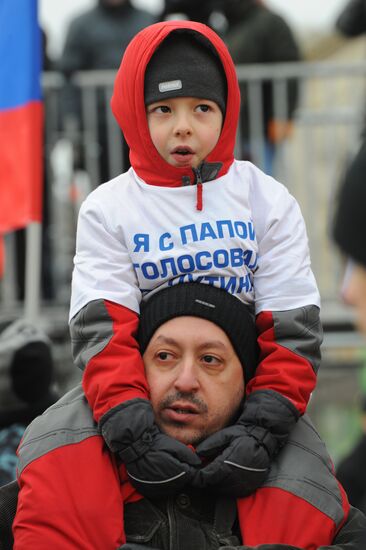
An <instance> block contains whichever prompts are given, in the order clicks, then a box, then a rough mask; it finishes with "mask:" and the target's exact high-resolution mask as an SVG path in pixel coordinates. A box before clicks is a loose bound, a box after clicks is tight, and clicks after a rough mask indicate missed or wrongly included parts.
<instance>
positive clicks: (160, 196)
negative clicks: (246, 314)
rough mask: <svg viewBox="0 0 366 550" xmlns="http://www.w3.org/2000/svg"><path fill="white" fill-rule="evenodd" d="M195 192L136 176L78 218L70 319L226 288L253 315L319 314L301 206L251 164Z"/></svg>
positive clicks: (108, 190)
mask: <svg viewBox="0 0 366 550" xmlns="http://www.w3.org/2000/svg"><path fill="white" fill-rule="evenodd" d="M196 194H197V188H196V186H195V185H192V186H186V187H173V188H167V187H159V186H153V185H149V184H147V183H145V182H144V181H142V180H141V179H140V178H138V176H137V175H136V173H135V171H134V170H133V169H132V168H130V170H129V171H128V172H126V173H125V174H122V175H120V176H118V177H116V178H115V179H113V180H111V181H109V182H108V183H105V184H103V185H100V186H99V187H98V188H97V189H95V191H93V192H92V193H91V194H90V195H89V196H88V197H87V199H86V200H85V201H84V203H83V205H82V207H81V209H80V214H79V221H78V229H77V244H76V255H75V259H74V264H75V267H74V272H73V279H72V296H71V307H70V319H71V318H72V317H74V315H75V314H76V313H77V312H78V311H79V310H80V309H81V308H82V307H83V306H85V305H86V304H87V303H88V302H90V301H92V300H97V299H105V300H110V301H112V302H116V303H118V304H121V305H123V306H125V307H127V308H129V309H131V310H133V311H135V312H139V304H140V301H141V299H142V298H144V297H145V296H148V294H149V293H151V292H154V291H157V290H158V289H161V288H163V287H165V286H167V285H168V284H178V283H181V282H191V281H198V282H203V283H208V284H213V285H215V286H217V287H219V288H224V289H226V290H227V291H228V292H231V293H232V294H233V295H234V296H237V297H238V298H239V299H241V300H242V301H243V302H245V303H249V304H253V305H254V306H255V312H256V313H259V312H260V311H263V310H271V311H283V310H289V309H294V308H298V307H301V306H305V305H310V304H313V305H317V306H319V305H320V300H319V293H318V289H317V286H316V282H315V279H314V276H313V273H312V271H311V267H310V257H309V250H308V240H307V235H306V229H305V224H304V220H303V217H302V215H301V212H300V208H299V206H298V204H297V202H296V200H295V199H294V198H293V197H292V196H291V195H290V193H289V192H288V190H287V189H286V188H285V187H284V186H283V185H282V184H280V183H279V182H277V181H276V180H274V179H273V178H271V177H270V176H267V175H265V174H264V173H263V172H261V171H260V170H259V169H258V168H256V167H255V166H254V165H253V164H251V163H250V162H246V161H234V163H233V164H232V166H231V167H230V170H229V171H228V173H227V174H226V175H224V176H222V177H221V178H218V179H216V180H213V181H209V182H205V183H204V184H203V210H202V211H198V210H197V209H196Z"/></svg>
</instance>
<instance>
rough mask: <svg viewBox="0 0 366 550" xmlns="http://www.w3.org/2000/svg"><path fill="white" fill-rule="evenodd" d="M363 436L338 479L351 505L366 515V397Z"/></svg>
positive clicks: (342, 465) (362, 413) (341, 466)
mask: <svg viewBox="0 0 366 550" xmlns="http://www.w3.org/2000/svg"><path fill="white" fill-rule="evenodd" d="M360 424H361V435H360V437H359V439H358V441H357V443H356V445H355V446H354V448H353V449H352V451H351V452H350V454H348V455H347V456H346V457H345V458H344V459H343V460H342V461H341V462H340V463H339V465H338V468H337V478H338V479H339V481H340V482H341V484H342V485H343V487H344V488H345V490H346V492H347V496H348V498H349V501H350V503H351V504H352V505H353V506H355V507H356V508H358V509H359V510H362V512H363V513H364V514H365V513H366V472H365V465H366V396H363V398H362V402H361V407H360Z"/></svg>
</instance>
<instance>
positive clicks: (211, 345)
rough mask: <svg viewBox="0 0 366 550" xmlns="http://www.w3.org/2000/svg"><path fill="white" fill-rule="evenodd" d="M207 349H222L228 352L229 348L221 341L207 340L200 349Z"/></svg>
mask: <svg viewBox="0 0 366 550" xmlns="http://www.w3.org/2000/svg"><path fill="white" fill-rule="evenodd" d="M206 348H220V349H222V350H226V349H227V346H225V344H224V343H223V342H220V341H219V340H207V341H206V342H204V343H203V344H201V345H200V346H199V349H202V350H204V349H206Z"/></svg>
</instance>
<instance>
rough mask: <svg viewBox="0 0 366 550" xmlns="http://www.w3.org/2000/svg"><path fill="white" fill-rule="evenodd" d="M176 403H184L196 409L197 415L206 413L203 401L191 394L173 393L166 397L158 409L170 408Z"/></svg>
mask: <svg viewBox="0 0 366 550" xmlns="http://www.w3.org/2000/svg"><path fill="white" fill-rule="evenodd" d="M177 401H186V402H188V403H192V405H195V407H197V409H198V412H199V413H207V411H208V407H207V405H206V403H205V402H204V401H202V400H201V399H199V398H198V397H196V396H195V395H194V394H193V393H184V392H180V391H178V392H175V393H173V394H171V395H168V396H167V397H165V398H164V399H163V400H162V401H161V402H160V409H166V408H169V407H171V406H172V405H173V404H174V403H176V402H177Z"/></svg>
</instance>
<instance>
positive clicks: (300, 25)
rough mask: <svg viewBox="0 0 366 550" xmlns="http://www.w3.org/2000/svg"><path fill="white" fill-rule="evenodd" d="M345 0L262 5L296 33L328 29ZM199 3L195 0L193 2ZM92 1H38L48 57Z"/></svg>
mask: <svg viewBox="0 0 366 550" xmlns="http://www.w3.org/2000/svg"><path fill="white" fill-rule="evenodd" d="M162 1H163V0H134V4H135V5H139V6H142V7H144V8H146V9H148V10H149V11H152V12H158V11H159V9H160V7H161V5H162ZM347 1H348V0H266V3H267V5H268V6H270V7H271V8H273V9H275V10H276V11H277V12H278V13H280V14H282V15H284V16H285V18H286V19H287V21H288V22H289V23H290V24H291V25H292V26H293V27H294V28H296V29H297V30H300V31H306V30H307V29H309V28H310V29H316V30H322V29H324V30H327V29H331V28H332V27H333V24H334V20H335V18H336V16H337V14H338V12H339V11H340V10H341V9H342V6H344V5H345V4H346V2H347ZM197 2H199V0H197ZM95 4H96V0H39V6H40V19H41V23H42V24H43V26H44V28H45V30H46V31H47V34H48V37H49V48H50V54H51V55H52V56H55V55H58V54H59V52H60V49H61V47H62V44H63V40H64V36H65V29H66V28H67V25H68V22H69V21H70V19H72V18H73V17H74V16H75V15H76V14H78V13H81V12H82V11H84V10H85V9H88V8H90V7H91V6H93V5H95Z"/></svg>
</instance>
